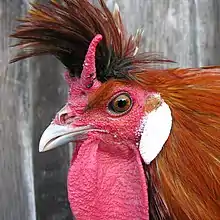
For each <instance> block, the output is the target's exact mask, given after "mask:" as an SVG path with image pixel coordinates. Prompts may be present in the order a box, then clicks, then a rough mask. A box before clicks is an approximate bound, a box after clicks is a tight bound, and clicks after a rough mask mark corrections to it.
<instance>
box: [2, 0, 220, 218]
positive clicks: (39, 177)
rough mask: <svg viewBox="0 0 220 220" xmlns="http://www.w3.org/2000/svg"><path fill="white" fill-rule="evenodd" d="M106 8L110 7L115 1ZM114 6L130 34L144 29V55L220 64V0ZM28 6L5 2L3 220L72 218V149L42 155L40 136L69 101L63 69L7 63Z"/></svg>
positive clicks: (46, 60) (130, 1)
mask: <svg viewBox="0 0 220 220" xmlns="http://www.w3.org/2000/svg"><path fill="white" fill-rule="evenodd" d="M42 1H43V2H47V0H42ZM93 2H94V3H97V0H93ZM106 2H107V4H108V5H109V7H110V8H113V5H114V3H115V2H116V0H106ZM117 2H118V4H119V6H120V9H121V12H122V16H123V18H124V20H125V21H126V22H125V24H126V26H127V28H128V30H129V32H134V31H135V30H136V29H137V28H139V27H142V28H143V29H144V30H145V32H144V39H143V48H142V50H145V51H153V52H163V53H164V55H165V56H166V57H168V58H170V59H173V60H175V61H177V62H179V65H180V66H182V67H194V66H199V65H217V64H219V63H220V58H219V49H220V43H219V42H220V41H219V39H220V19H219V11H220V2H219V1H218V0H209V1H208V0H179V1H177V0H135V1H134V0H117ZM27 8H28V6H27V1H25V0H13V1H9V0H0V41H1V44H0V73H1V74H0V96H1V98H0V219H1V220H14V219H16V220H36V219H39V220H62V219H72V217H71V214H70V210H69V205H68V201H67V194H66V175H67V169H68V163H69V150H68V148H60V149H56V150H54V151H50V152H46V153H38V142H39V138H40V135H41V133H42V132H43V130H44V129H45V127H46V126H47V125H48V124H49V123H50V121H51V118H53V116H54V114H55V113H56V111H57V110H59V109H60V108H61V107H62V105H63V104H64V103H65V97H66V86H65V84H64V81H63V78H62V73H63V68H62V67H61V65H60V64H59V63H58V62H57V61H56V60H55V59H53V58H50V57H42V58H34V59H29V60H26V61H22V62H19V63H17V64H13V65H8V61H9V59H10V58H11V56H12V52H11V50H9V45H10V44H11V40H10V39H9V38H8V35H9V34H10V33H11V32H12V29H13V28H14V27H15V25H16V22H15V18H16V17H21V16H22V15H23V14H25V12H26V10H27Z"/></svg>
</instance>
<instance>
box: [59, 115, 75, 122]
mask: <svg viewBox="0 0 220 220" xmlns="http://www.w3.org/2000/svg"><path fill="white" fill-rule="evenodd" d="M74 118H75V117H74V116H73V115H69V114H67V113H64V114H62V115H60V122H61V124H71V123H72V122H73V121H74Z"/></svg>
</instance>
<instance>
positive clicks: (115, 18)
mask: <svg viewBox="0 0 220 220" xmlns="http://www.w3.org/2000/svg"><path fill="white" fill-rule="evenodd" d="M99 3H100V8H97V7H95V6H93V5H92V4H91V3H89V2H88V1H87V0H64V1H63V2H62V4H60V3H58V2H56V1H55V0H52V1H50V2H49V3H48V4H47V5H43V4H38V3H35V4H32V9H31V10H29V12H28V15H27V17H26V18H24V19H21V20H20V22H21V24H20V26H18V28H17V29H16V32H15V33H14V34H12V35H11V36H12V37H14V38H18V39H20V42H19V43H18V44H16V45H14V46H17V47H18V48H19V49H20V53H19V54H18V55H17V56H16V57H15V58H14V59H13V60H12V61H11V62H15V61H18V60H21V59H24V58H28V57H31V56H36V55H42V54H52V55H54V56H55V57H57V58H58V59H59V60H60V61H61V62H62V63H63V64H64V65H65V66H66V67H67V69H68V70H69V72H70V75H71V76H78V77H79V76H80V74H81V71H82V68H83V61H84V58H85V55H86V52H87V49H88V47H89V44H90V42H91V41H92V39H93V38H94V37H95V36H96V35H97V34H101V35H102V36H103V40H102V41H101V42H100V44H99V45H98V47H97V51H96V69H97V78H98V80H100V81H101V82H103V81H106V80H108V79H109V78H125V77H128V76H127V75H126V74H125V73H127V72H128V71H132V70H135V71H138V70H139V69H143V68H144V66H145V65H146V64H149V63H159V62H162V61H166V62H169V60H165V59H163V58H162V57H161V56H160V55H158V54H147V53H143V54H140V53H137V52H138V49H139V44H140V41H141V35H142V31H141V30H138V31H137V33H136V34H135V35H134V36H130V37H128V35H127V33H126V31H125V28H124V26H123V24H122V20H121V16H120V12H119V8H118V6H117V5H116V6H115V9H114V11H113V13H111V12H110V11H109V9H108V8H107V6H106V4H105V3H104V0H99Z"/></svg>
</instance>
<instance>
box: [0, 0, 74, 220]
mask: <svg viewBox="0 0 220 220" xmlns="http://www.w3.org/2000/svg"><path fill="white" fill-rule="evenodd" d="M27 8H28V5H27V4H26V1H22V0H21V1H13V2H12V1H1V2H0V15H1V23H0V25H1V26H0V27H1V32H0V39H1V50H0V60H1V63H0V72H1V75H0V77H1V78H0V89H1V90H0V91H1V100H0V101H1V104H0V106H1V109H0V123H1V124H0V125H1V126H0V128H1V129H0V131H1V133H0V139H1V146H0V147H1V148H0V219H2V220H13V219H17V220H35V219H42V220H47V219H48V220H61V219H72V217H71V214H70V211H69V210H68V202H67V194H66V175H67V165H68V162H69V151H68V148H63V149H58V150H57V151H52V152H50V153H49V154H48V153H45V154H40V153H38V142H39V138H40V135H41V133H42V132H43V130H44V129H45V127H46V126H47V125H48V124H49V123H50V121H51V119H52V118H53V116H54V114H55V112H56V111H57V110H58V109H59V108H60V107H61V106H62V104H63V103H64V102H65V94H66V86H64V85H63V83H64V82H63V78H62V75H61V73H62V72H63V69H62V68H61V66H60V64H58V62H57V61H56V60H55V59H52V58H49V57H43V58H34V59H29V60H26V61H22V62H19V63H17V64H13V65H8V61H9V59H10V58H11V57H12V53H11V51H10V50H9V45H10V44H11V43H12V42H11V39H9V38H8V36H9V34H10V33H11V32H12V29H13V28H14V27H15V25H16V21H15V19H16V17H21V16H22V15H23V14H25V13H26V12H25V11H26V10H27ZM35 195H36V196H35ZM48 207H50V208H48ZM68 216H69V217H68Z"/></svg>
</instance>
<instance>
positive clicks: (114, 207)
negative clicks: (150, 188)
mask: <svg viewBox="0 0 220 220" xmlns="http://www.w3.org/2000/svg"><path fill="white" fill-rule="evenodd" d="M77 147H78V146H77ZM119 148H120V149H127V151H124V152H123V151H120V153H119ZM105 149H108V150H105ZM110 149H114V150H113V151H111V150H110ZM68 192H69V201H70V204H71V208H72V211H73V213H74V215H75V217H76V218H77V219H79V220H80V219H90V220H95V219H100V220H106V219H109V220H113V219H118V220H124V219H141V220H142V219H143V220H148V219H149V214H148V196H147V185H146V180H145V175H144V171H143V168H142V164H141V160H140V156H139V152H138V149H137V148H136V147H135V146H134V147H133V149H132V148H131V147H130V148H129V149H128V146H122V145H121V144H120V146H118V149H117V146H116V145H114V146H110V145H106V144H104V143H101V142H100V141H99V140H96V139H91V138H90V139H88V140H87V141H86V142H84V143H83V144H82V145H81V146H80V147H79V150H78V152H77V155H74V158H73V161H72V164H71V167H70V170H69V176H68Z"/></svg>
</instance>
